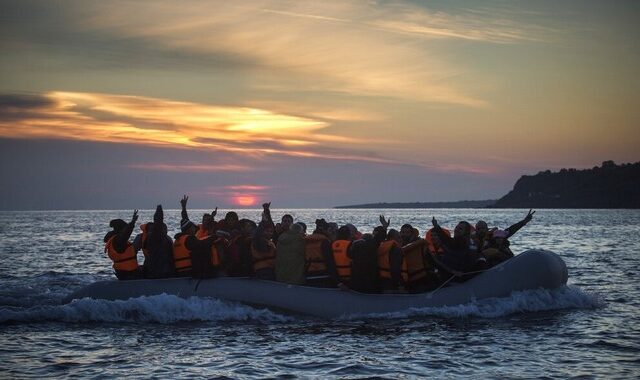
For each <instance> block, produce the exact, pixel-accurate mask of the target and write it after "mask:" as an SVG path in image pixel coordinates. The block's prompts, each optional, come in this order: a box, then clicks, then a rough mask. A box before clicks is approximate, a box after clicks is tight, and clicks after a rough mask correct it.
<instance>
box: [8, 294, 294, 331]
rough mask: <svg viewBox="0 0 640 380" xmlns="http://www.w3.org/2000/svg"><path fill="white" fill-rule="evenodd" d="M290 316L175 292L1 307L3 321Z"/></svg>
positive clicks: (161, 320) (157, 320) (159, 320)
mask: <svg viewBox="0 0 640 380" xmlns="http://www.w3.org/2000/svg"><path fill="white" fill-rule="evenodd" d="M287 320H288V317H285V316H283V315H279V314H276V313H273V312H271V311H269V310H266V309H256V308H252V307H250V306H245V305H241V304H235V303H230V302H226V301H221V300H217V299H209V298H198V297H191V298H188V299H183V298H180V297H177V296H174V295H167V294H161V295H155V296H142V297H138V298H133V299H129V300H124V301H123V300H118V301H107V300H94V299H90V298H83V299H80V300H75V301H73V302H71V303H69V304H65V305H45V306H33V307H30V308H27V309H18V308H14V307H0V323H6V322H27V323H30V322H51V321H56V322H72V323H77V322H148V323H162V324H170V323H175V322H182V321H193V322H219V321H255V322H262V323H274V322H275V323H278V322H284V321H287Z"/></svg>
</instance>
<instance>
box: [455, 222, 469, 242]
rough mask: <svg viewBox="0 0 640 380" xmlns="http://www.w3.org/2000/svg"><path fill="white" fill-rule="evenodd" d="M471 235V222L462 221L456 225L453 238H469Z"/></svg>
mask: <svg viewBox="0 0 640 380" xmlns="http://www.w3.org/2000/svg"><path fill="white" fill-rule="evenodd" d="M470 235H471V224H469V222H467V221H464V220H463V221H461V222H460V223H458V224H457V225H456V228H454V230H453V238H454V239H460V238H466V239H468V238H469V237H470Z"/></svg>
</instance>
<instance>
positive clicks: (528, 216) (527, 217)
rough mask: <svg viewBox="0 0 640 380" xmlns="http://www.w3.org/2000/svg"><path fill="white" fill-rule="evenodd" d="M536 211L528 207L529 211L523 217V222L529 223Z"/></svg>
mask: <svg viewBox="0 0 640 380" xmlns="http://www.w3.org/2000/svg"><path fill="white" fill-rule="evenodd" d="M535 213H536V212H535V211H534V212H531V209H529V212H528V213H527V216H525V217H524V220H525V222H527V223H529V222H530V221H531V219H533V214H535Z"/></svg>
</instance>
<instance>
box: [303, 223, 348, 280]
mask: <svg viewBox="0 0 640 380" xmlns="http://www.w3.org/2000/svg"><path fill="white" fill-rule="evenodd" d="M328 227H329V225H328V223H327V222H326V221H325V220H324V219H316V229H315V230H314V231H313V233H312V234H311V235H309V236H306V237H305V238H304V240H305V248H304V258H305V278H306V284H307V285H309V286H320V287H326V288H332V287H336V286H337V285H338V282H339V281H338V272H337V270H336V264H335V262H334V260H333V250H332V249H331V242H330V241H329V237H328V232H327V229H328Z"/></svg>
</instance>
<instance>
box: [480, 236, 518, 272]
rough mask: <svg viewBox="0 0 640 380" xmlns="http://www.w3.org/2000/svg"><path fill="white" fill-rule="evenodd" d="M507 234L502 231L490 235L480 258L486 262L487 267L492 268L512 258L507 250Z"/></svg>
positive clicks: (511, 253)
mask: <svg viewBox="0 0 640 380" xmlns="http://www.w3.org/2000/svg"><path fill="white" fill-rule="evenodd" d="M508 236H509V233H508V232H507V231H504V230H496V231H494V232H493V233H492V235H491V239H490V240H489V241H488V245H487V247H486V248H485V249H483V250H482V256H483V257H484V258H485V259H486V260H487V265H488V266H489V267H493V266H495V265H497V264H500V263H501V262H503V261H506V260H509V259H510V258H512V257H513V252H512V251H511V249H510V248H509V240H507V238H508Z"/></svg>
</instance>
